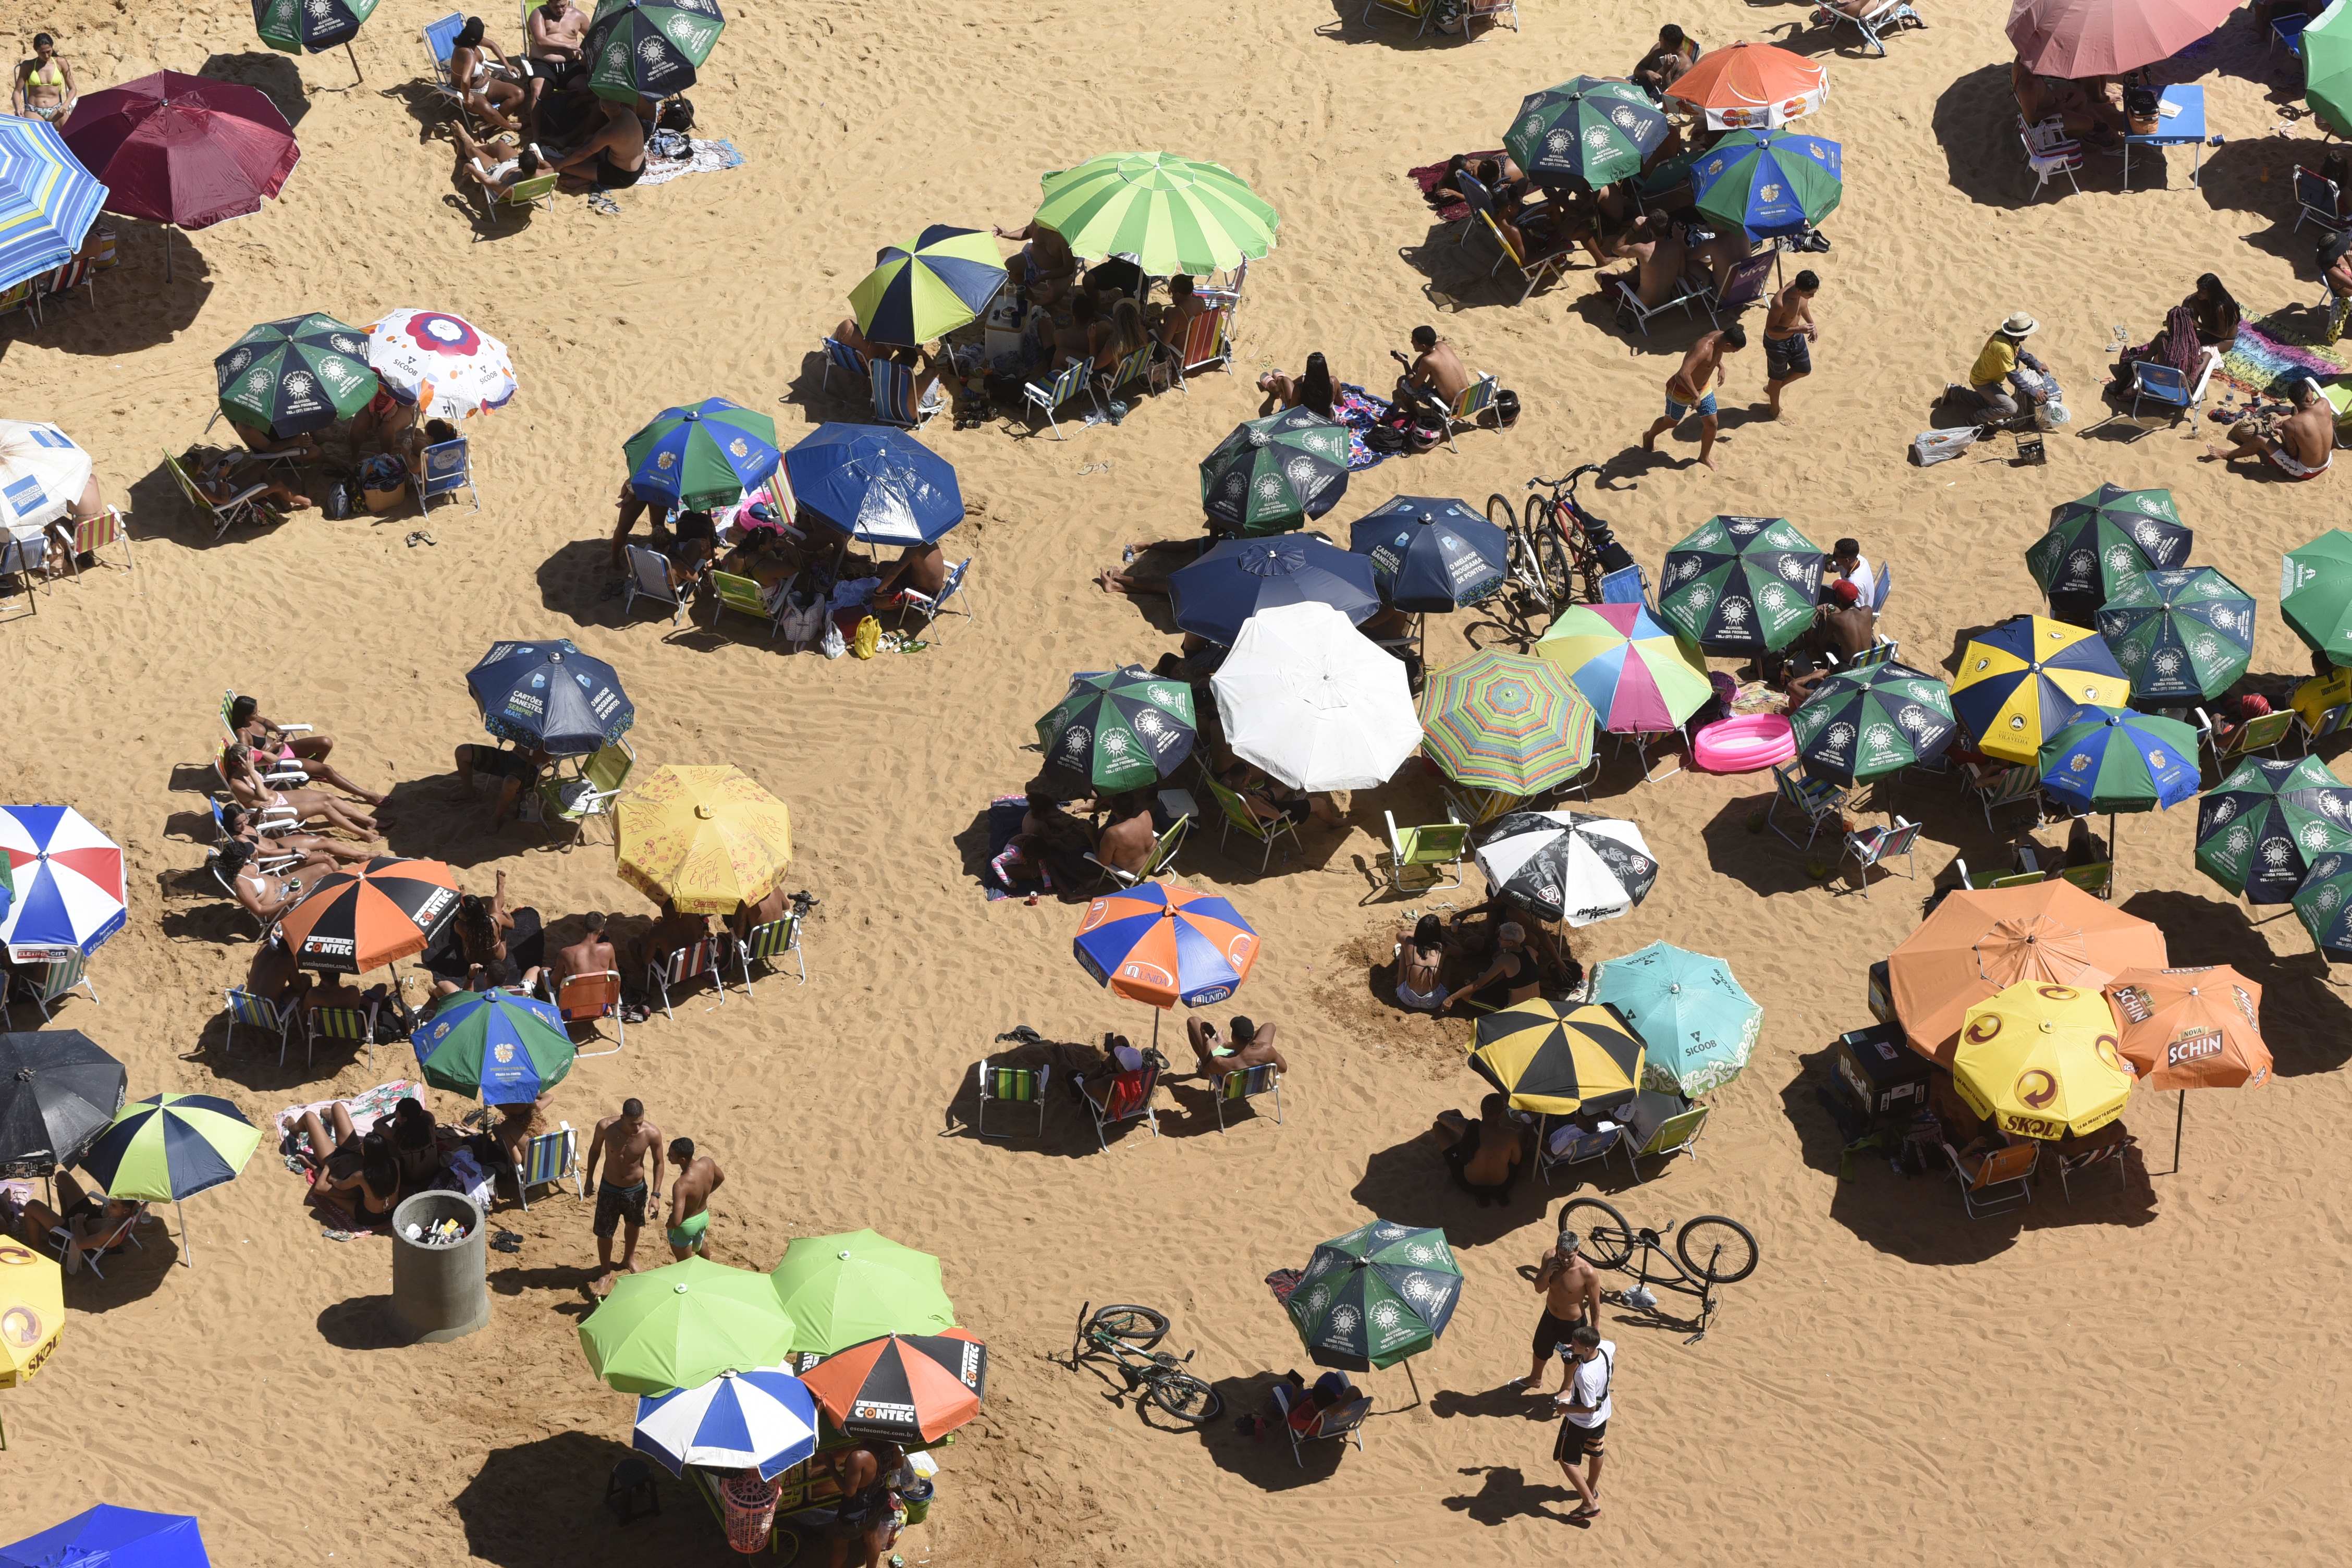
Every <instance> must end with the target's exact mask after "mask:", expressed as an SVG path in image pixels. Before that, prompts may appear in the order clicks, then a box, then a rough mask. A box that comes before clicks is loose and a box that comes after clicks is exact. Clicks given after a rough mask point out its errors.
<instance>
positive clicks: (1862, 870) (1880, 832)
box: [1838, 816, 1920, 899]
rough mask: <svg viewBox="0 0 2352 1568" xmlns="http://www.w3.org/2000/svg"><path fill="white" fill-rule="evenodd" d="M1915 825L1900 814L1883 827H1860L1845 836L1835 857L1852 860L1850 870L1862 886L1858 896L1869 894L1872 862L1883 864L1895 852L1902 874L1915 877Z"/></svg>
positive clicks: (1867, 895)
mask: <svg viewBox="0 0 2352 1568" xmlns="http://www.w3.org/2000/svg"><path fill="white" fill-rule="evenodd" d="M1919 826H1920V825H1919V824H1918V823H1916V822H1906V821H1905V820H1903V818H1901V817H1899V816H1898V817H1896V818H1895V821H1894V822H1893V823H1892V824H1891V825H1889V826H1885V827H1864V828H1861V829H1859V830H1857V831H1855V832H1853V833H1849V834H1847V835H1846V836H1845V848H1844V850H1843V853H1841V854H1840V855H1839V857H1838V858H1839V860H1840V861H1841V862H1843V861H1846V860H1851V861H1853V874H1854V876H1855V878H1856V879H1858V880H1859V882H1860V883H1861V887H1862V896H1863V897H1864V898H1865V899H1866V898H1868V897H1870V872H1871V868H1873V867H1874V866H1884V865H1885V864H1886V863H1887V862H1888V861H1890V860H1892V859H1894V858H1896V857H1897V856H1900V857H1902V859H1903V874H1904V876H1906V877H1907V878H1910V879H1912V880H1914V881H1916V880H1917V879H1918V876H1919V860H1918V856H1917V855H1916V852H1915V850H1916V846H1917V844H1918V842H1919Z"/></svg>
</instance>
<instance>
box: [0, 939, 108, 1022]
mask: <svg viewBox="0 0 2352 1568" xmlns="http://www.w3.org/2000/svg"><path fill="white" fill-rule="evenodd" d="M88 965H89V955H88V954H86V953H84V952H82V951H81V950H80V949H79V948H76V949H75V950H74V951H73V952H70V953H68V954H67V955H66V956H65V957H63V958H54V959H51V960H50V961H49V962H48V963H27V964H24V965H21V966H20V967H18V968H17V970H16V973H15V974H14V975H13V976H11V977H10V978H12V979H13V980H14V981H15V982H16V984H14V985H13V986H12V987H10V989H9V990H8V993H7V995H6V997H5V1004H4V1005H0V1016H7V1017H8V1018H9V1020H10V1021H11V1022H12V1023H13V1022H14V1021H15V1011H16V1004H17V1003H18V1002H30V1003H31V1004H32V1005H34V1006H35V1007H37V1008H38V1009H39V1010H40V1014H41V1022H43V1023H44V1024H46V1023H47V1022H48V1021H49V1004H50V1003H52V1002H61V1001H63V1000H65V994H66V993H67V992H68V991H71V990H72V989H73V988H74V987H75V986H77V985H79V987H81V988H82V989H83V990H84V991H87V992H89V999H90V1000H91V1001H93V1002H95V1001H97V1000H98V987H97V986H95V985H92V984H90V983H89V974H88V973H86V970H87V966H88Z"/></svg>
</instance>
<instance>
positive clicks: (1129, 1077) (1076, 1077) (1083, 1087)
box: [1070, 1053, 1160, 1151]
mask: <svg viewBox="0 0 2352 1568" xmlns="http://www.w3.org/2000/svg"><path fill="white" fill-rule="evenodd" d="M1070 1081H1071V1082H1072V1083H1073V1084H1075V1085H1076V1087H1077V1091H1078V1098H1079V1099H1080V1100H1085V1101H1086V1102H1087V1114H1089V1115H1091V1116H1092V1117H1093V1118H1094V1121H1095V1142H1097V1143H1098V1144H1100V1145H1101V1146H1102V1148H1103V1149H1104V1150H1106V1151H1108V1149H1109V1148H1110V1132H1109V1130H1110V1129H1111V1128H1113V1127H1117V1126H1118V1125H1120V1124H1121V1123H1122V1122H1128V1121H1137V1120H1139V1119H1140V1120H1141V1121H1142V1122H1143V1124H1144V1125H1145V1126H1146V1127H1149V1128H1150V1129H1151V1135H1152V1136H1153V1137H1154V1138H1157V1137H1159V1136H1160V1118H1159V1116H1158V1115H1157V1114H1156V1113H1155V1112H1154V1111H1153V1110H1152V1109H1151V1091H1152V1090H1154V1089H1158V1088H1159V1087H1160V1058H1158V1057H1157V1056H1155V1055H1152V1054H1150V1053H1146V1055H1145V1056H1144V1058H1143V1065H1142V1066H1141V1067H1139V1068H1135V1069H1134V1070H1133V1071H1131V1072H1114V1073H1111V1074H1109V1075H1108V1076H1104V1075H1102V1074H1097V1075H1096V1079H1095V1081H1094V1083H1092V1084H1089V1083H1088V1082H1087V1077H1086V1075H1085V1074H1084V1073H1073V1074H1071V1075H1070Z"/></svg>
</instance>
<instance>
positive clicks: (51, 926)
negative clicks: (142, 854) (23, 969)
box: [0, 805, 130, 963]
mask: <svg viewBox="0 0 2352 1568" xmlns="http://www.w3.org/2000/svg"><path fill="white" fill-rule="evenodd" d="M0 862H5V866H6V868H7V875H6V879H5V880H6V882H7V884H8V886H9V887H10V888H11V889H14V893H15V896H14V898H13V899H12V900H8V901H7V902H6V904H5V908H0V943H5V944H6V945H7V949H8V955H9V956H10V957H11V958H14V959H16V961H17V962H19V963H42V962H44V961H47V960H48V959H53V958H56V957H58V956H60V955H62V954H63V953H64V952H65V950H66V949H68V948H79V949H80V950H81V951H82V952H97V951H98V948H99V944H100V942H104V941H106V939H107V938H109V937H110V936H112V935H113V934H114V933H115V932H116V931H121V929H122V925H123V921H124V920H125V919H126V918H127V915H126V911H125V909H124V906H125V905H126V904H127V903H128V902H129V900H130V890H129V889H128V888H127V887H126V885H125V884H124V882H123V879H122V851H121V849H120V848H119V847H116V845H115V842H114V840H113V839H111V838H109V837H107V836H106V835H105V834H103V833H100V831H99V830H98V829H97V828H95V827H92V826H90V825H89V820H88V819H87V818H85V817H84V816H82V814H81V813H80V812H79V811H76V810H75V809H74V808H73V807H71V806H69V805H0Z"/></svg>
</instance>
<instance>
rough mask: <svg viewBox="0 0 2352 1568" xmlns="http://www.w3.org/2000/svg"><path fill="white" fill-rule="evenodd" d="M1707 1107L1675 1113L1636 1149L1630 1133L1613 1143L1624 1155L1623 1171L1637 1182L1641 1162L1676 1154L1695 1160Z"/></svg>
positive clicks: (1699, 1106) (1663, 1158) (1704, 1123)
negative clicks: (1629, 1173) (1627, 1172)
mask: <svg viewBox="0 0 2352 1568" xmlns="http://www.w3.org/2000/svg"><path fill="white" fill-rule="evenodd" d="M1707 1109H1708V1108H1707V1107H1706V1106H1704V1105H1694V1106H1692V1107H1691V1108H1690V1109H1689V1110H1680V1111H1676V1112H1675V1114H1674V1115H1672V1116H1669V1117H1667V1118H1666V1119H1665V1120H1664V1121H1661V1122H1659V1123H1658V1126H1657V1130H1656V1131H1654V1132H1652V1133H1651V1134H1650V1136H1649V1138H1648V1139H1647V1140H1646V1141H1645V1142H1643V1143H1642V1144H1641V1146H1640V1147H1638V1148H1637V1147H1635V1146H1634V1142H1633V1135H1632V1134H1631V1133H1628V1134H1627V1135H1626V1136H1625V1137H1622V1138H1621V1139H1619V1140H1618V1141H1617V1147H1618V1150H1619V1151H1620V1152H1622V1153H1623V1154H1624V1156H1625V1168H1626V1170H1628V1171H1630V1172H1631V1173H1633V1180H1634V1181H1636V1182H1640V1181H1642V1180H1643V1179H1644V1178H1643V1175H1642V1162H1643V1161H1644V1160H1671V1159H1673V1158H1674V1157H1675V1155H1676V1154H1688V1155H1689V1156H1690V1157H1691V1158H1692V1159H1694V1160H1696V1159H1697V1158H1698V1135H1699V1134H1700V1133H1702V1132H1704V1131H1706V1117H1707Z"/></svg>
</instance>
